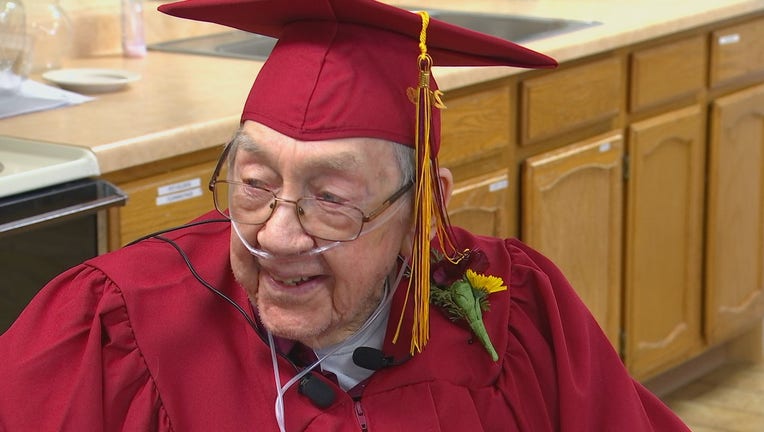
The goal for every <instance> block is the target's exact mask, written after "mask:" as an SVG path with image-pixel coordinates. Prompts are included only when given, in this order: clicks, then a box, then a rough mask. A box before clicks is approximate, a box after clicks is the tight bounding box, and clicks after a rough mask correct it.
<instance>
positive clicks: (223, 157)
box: [207, 140, 233, 191]
mask: <svg viewBox="0 0 764 432" xmlns="http://www.w3.org/2000/svg"><path fill="white" fill-rule="evenodd" d="M231 147H233V140H231V141H229V142H228V144H226V145H225V148H224V149H223V153H221V154H220V158H218V163H217V164H216V165H215V170H214V171H212V177H210V182H209V183H208V184H207V187H208V188H209V190H210V191H213V190H214V189H215V183H217V180H218V176H219V175H220V171H222V170H223V163H224V162H225V161H226V160H227V159H228V153H229V152H230V151H231Z"/></svg>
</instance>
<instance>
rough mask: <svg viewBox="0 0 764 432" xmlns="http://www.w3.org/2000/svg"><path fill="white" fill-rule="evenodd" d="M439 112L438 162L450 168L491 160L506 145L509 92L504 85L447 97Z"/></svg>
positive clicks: (508, 129) (508, 122) (507, 137)
mask: <svg viewBox="0 0 764 432" xmlns="http://www.w3.org/2000/svg"><path fill="white" fill-rule="evenodd" d="M444 102H445V103H446V105H447V106H448V108H447V109H445V110H443V111H442V123H443V125H447V126H445V127H443V128H442V130H443V132H442V135H441V146H440V153H439V156H438V157H439V160H440V164H441V165H442V166H449V167H453V166H455V165H460V164H464V163H467V162H471V161H475V160H476V159H481V158H484V157H490V156H493V155H495V154H497V153H498V152H500V151H501V150H502V149H503V148H506V147H508V146H509V142H510V141H509V136H510V132H509V131H510V128H511V124H510V118H511V116H510V114H509V111H510V91H509V88H508V87H506V86H502V87H497V88H494V89H490V90H484V91H479V92H475V93H472V94H470V95H468V96H462V97H456V98H453V99H450V98H448V94H446V99H445V101H444Z"/></svg>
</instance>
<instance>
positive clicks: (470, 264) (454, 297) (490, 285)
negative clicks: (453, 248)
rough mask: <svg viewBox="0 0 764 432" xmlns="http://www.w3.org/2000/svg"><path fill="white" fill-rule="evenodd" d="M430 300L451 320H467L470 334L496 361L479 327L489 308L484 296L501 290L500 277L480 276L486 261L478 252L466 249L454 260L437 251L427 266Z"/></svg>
mask: <svg viewBox="0 0 764 432" xmlns="http://www.w3.org/2000/svg"><path fill="white" fill-rule="evenodd" d="M431 267H432V273H431V289H430V301H431V302H432V304H434V305H436V306H440V307H441V308H442V309H443V310H444V311H445V312H446V314H447V315H448V316H449V318H451V319H452V320H454V321H456V320H459V319H463V320H466V321H467V324H469V326H470V328H471V329H472V332H473V333H474V334H475V336H476V337H477V338H478V340H479V341H480V343H481V344H482V345H483V346H484V347H485V349H486V350H487V351H488V354H489V355H490V356H491V359H493V361H497V360H498V359H499V356H498V354H496V350H495V349H494V347H493V344H492V343H491V339H490V338H489V337H488V332H487V331H486V329H485V325H484V324H483V312H484V311H487V310H488V309H489V306H490V304H489V302H488V294H491V293H495V292H498V291H504V290H506V289H507V286H506V285H504V281H503V280H502V279H501V278H500V277H496V276H489V275H485V274H483V272H484V271H485V270H486V269H487V268H488V259H487V258H486V256H485V253H483V251H481V250H468V251H467V252H465V253H464V254H462V255H461V256H460V258H459V259H458V260H456V261H451V260H449V259H448V258H446V257H444V256H443V255H442V254H441V253H439V252H438V251H434V252H433V262H432V264H431Z"/></svg>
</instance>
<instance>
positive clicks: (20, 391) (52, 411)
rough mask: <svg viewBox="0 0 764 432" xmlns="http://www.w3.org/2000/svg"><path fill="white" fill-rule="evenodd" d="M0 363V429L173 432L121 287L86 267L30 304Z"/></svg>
mask: <svg viewBox="0 0 764 432" xmlns="http://www.w3.org/2000/svg"><path fill="white" fill-rule="evenodd" d="M0 359H2V361H0V383H2V392H0V430H3V431H31V430H38V431H54V430H55V431H85V430H87V431H112V430H136V431H137V430H140V431H167V430H171V425H170V424H169V420H168V418H167V415H166V413H165V411H164V408H163V406H162V404H161V400H160V397H159V394H158V393H157V388H156V386H155V384H154V381H153V378H152V377H151V375H150V373H149V371H148V369H147V367H146V365H145V362H144V359H143V357H142V355H141V352H140V348H139V346H138V345H137V343H136V339H135V335H134V333H133V329H132V327H131V325H130V316H129V313H128V309H127V307H126V306H125V303H124V299H123V296H122V293H121V291H120V289H119V287H118V286H116V285H115V284H114V282H112V281H111V280H110V279H109V278H107V277H106V275H104V274H103V273H102V272H101V271H99V270H97V269H95V268H93V267H90V266H88V265H87V264H84V265H81V266H78V267H75V268H73V269H71V270H69V271H67V272H65V273H63V274H61V275H60V276H58V277H57V278H56V279H54V280H53V281H51V282H50V283H49V284H48V285H47V286H46V287H45V288H43V290H42V291H41V292H40V293H39V294H38V295H37V296H36V297H35V298H34V299H33V300H32V302H31V303H30V304H29V306H27V308H26V309H25V310H24V312H23V313H22V314H21V316H20V317H19V318H18V319H17V320H16V322H15V323H14V324H13V325H12V326H11V328H10V329H9V330H8V331H7V332H6V333H4V334H3V335H2V336H0Z"/></svg>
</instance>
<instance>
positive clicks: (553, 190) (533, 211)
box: [521, 134, 623, 347]
mask: <svg viewBox="0 0 764 432" xmlns="http://www.w3.org/2000/svg"><path fill="white" fill-rule="evenodd" d="M622 160H623V139H622V137H621V135H620V134H610V135H608V136H604V137H600V138H597V139H593V140H589V141H585V142H581V143H577V144H573V145H570V146H567V147H564V148H561V149H558V150H554V151H551V152H548V153H544V154H541V155H538V156H534V157H532V158H529V159H527V160H526V161H525V162H524V165H523V185H522V194H523V196H522V203H521V206H522V239H523V241H524V242H526V243H527V244H529V245H530V246H532V247H534V248H535V249H537V250H539V251H540V252H541V253H543V254H544V255H546V256H547V257H549V258H550V259H552V260H553V261H554V262H555V263H556V264H557V265H558V266H559V267H560V269H561V270H562V271H563V273H564V274H565V275H566V277H567V278H568V280H569V281H570V283H571V284H572V285H573V288H575V290H576V291H577V292H578V294H579V295H580V296H581V298H582V299H583V301H584V303H585V304H586V305H587V306H588V307H589V309H590V310H591V311H592V313H593V314H594V316H595V318H596V319H597V321H598V322H599V324H600V326H602V327H603V329H604V330H605V333H606V334H607V336H608V338H609V339H610V341H611V343H613V345H614V346H616V347H618V345H619V336H620V327H621V312H620V311H621V254H622V248H621V244H622V240H621V238H622V235H623V234H622V218H623V209H622V202H623V174H622V166H623V162H622Z"/></svg>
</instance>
